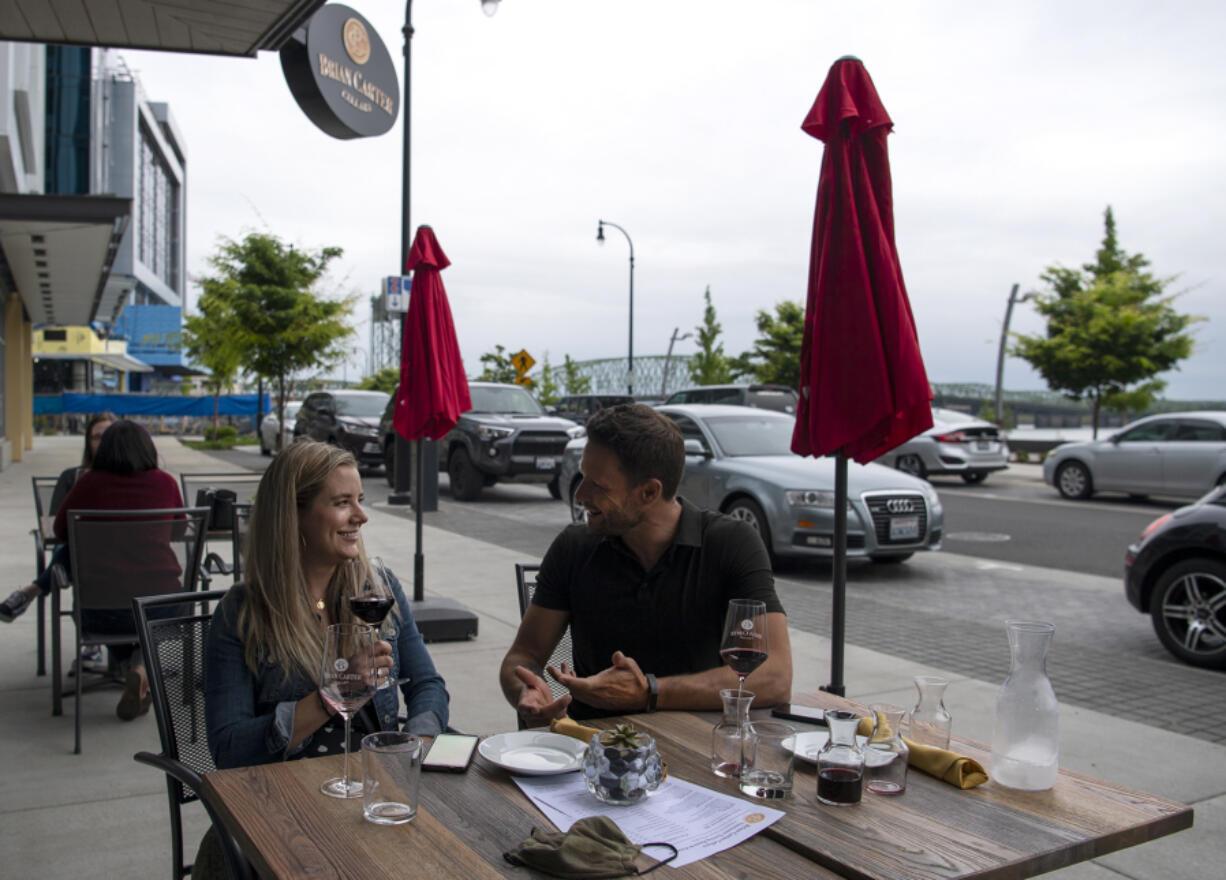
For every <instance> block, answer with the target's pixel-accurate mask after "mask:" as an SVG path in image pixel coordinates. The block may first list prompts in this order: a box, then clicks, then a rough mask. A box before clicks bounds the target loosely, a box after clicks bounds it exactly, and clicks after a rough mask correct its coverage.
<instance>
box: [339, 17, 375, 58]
mask: <svg viewBox="0 0 1226 880" xmlns="http://www.w3.org/2000/svg"><path fill="white" fill-rule="evenodd" d="M343 34H344V37H345V51H346V52H348V53H349V57H350V58H352V59H353V63H354V64H365V63H366V62H367V61H368V60H369V59H370V36H369V35H368V34H367V33H366V28H365V27H364V26H363V25H362V22H360V21H358V20H357V19H356V18H351V19H348V20H347V21H346V22H345V29H344V31H343Z"/></svg>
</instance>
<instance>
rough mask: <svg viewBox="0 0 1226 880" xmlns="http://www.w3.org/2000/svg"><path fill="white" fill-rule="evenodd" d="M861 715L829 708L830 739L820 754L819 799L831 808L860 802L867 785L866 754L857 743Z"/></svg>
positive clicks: (827, 720) (818, 774)
mask: <svg viewBox="0 0 1226 880" xmlns="http://www.w3.org/2000/svg"><path fill="white" fill-rule="evenodd" d="M859 724H860V716H859V715H857V714H856V713H855V712H848V711H845V710H843V709H838V710H832V709H827V710H826V726H827V727H829V728H830V740H829V741H828V742H827V743H826V745H825V746H823V747H822V750H821V751H820V752H818V753H817V799H818V800H819V801H821V802H822V803H823V804H829V805H830V806H832V807H846V806H849V805H851V804H858V803H860V793H861V791H862V790H863V787H864V753H863V752H861V751H860V747H859V745H857V744H856V728H857V727H858V726H859Z"/></svg>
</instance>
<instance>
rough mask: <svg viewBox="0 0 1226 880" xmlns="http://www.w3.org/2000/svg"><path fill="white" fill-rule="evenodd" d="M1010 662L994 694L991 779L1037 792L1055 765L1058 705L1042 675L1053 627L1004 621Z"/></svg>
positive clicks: (1052, 778)
mask: <svg viewBox="0 0 1226 880" xmlns="http://www.w3.org/2000/svg"><path fill="white" fill-rule="evenodd" d="M1005 631H1006V632H1007V633H1008V635H1009V651H1010V654H1011V665H1010V667H1009V677H1008V678H1006V679H1005V683H1004V684H1002V685H1001V686H1000V691H999V692H998V693H997V694H996V726H995V729H994V731H993V735H992V767H991V774H992V778H993V779H995V780H996V781H997V782H999V783H1000V784H1001V785H1006V786H1008V787H1009V788H1020V789H1024V790H1026V791H1043V790H1045V789H1049V788H1051V787H1052V786H1053V785H1055V783H1056V773H1057V771H1058V770H1059V769H1060V763H1059V759H1060V739H1059V737H1060V705H1059V704H1058V703H1057V702H1056V692H1055V691H1054V690H1052V686H1051V682H1050V681H1048V679H1047V669H1046V663H1047V650H1048V648H1049V647H1051V640H1052V635H1053V634H1054V633H1055V631H1056V627H1055V626H1054V625H1053V624H1050V623H1044V622H1042V621H1038V620H1006V621H1005Z"/></svg>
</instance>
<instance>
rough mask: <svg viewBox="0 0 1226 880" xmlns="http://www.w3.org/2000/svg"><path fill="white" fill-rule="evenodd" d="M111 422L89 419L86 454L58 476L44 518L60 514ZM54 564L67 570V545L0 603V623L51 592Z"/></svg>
mask: <svg viewBox="0 0 1226 880" xmlns="http://www.w3.org/2000/svg"><path fill="white" fill-rule="evenodd" d="M114 422H115V415H114V413H109V412H101V413H94V414H93V415H92V416H90V417H89V421H87V422H86V423H85V451H84V452H83V453H82V454H81V464H80V465H78V466H76V467H70V468H65V469H64V470H63V471H62V472H61V473H60V478H59V479H58V480H56V482H55V489H54V490H53V491H52V492H51V503H50V504H48V505H47V516H55V515H56V514H57V513H58V512H59V510H60V506H61V505H62V504H63V503H64V499H65V498H66V497H68V492H69V490H70V489H72V487H73V485H74V484H75V483H76V481H77V478H78V477H79V476H81V474H83V473H85V472H86V471H87V470H89V469H90V468H91V467H93V466H94V454H95V453H96V452H97V451H98V444H99V443H101V442H102V435H103V434H104V433H106V429H107V428H109V427H110V426H111V425H112V424H114ZM40 525H41V523H40ZM57 562H58V563H59V564H61V565H63V566H64V567H65V568H67V567H68V547H67V545H65V544H59V545H57V546H56V548H55V552H54V553H52V554H51V562H50V564H48V565H47V567H46V568H44V569H43V573H42V574H40V575H39V576H38V577H37V578H35V579H34V581H33V582H32V583H30V584H28V585H26V586H24V587H22V588H21V589H20V590H14V591H13V593H12V595H10V596H9V597H8V598H7V599H5V600H4V601H3V602H0V621H4V622H5V623H12V622H13V620H14V618H17V617H20V616H21V615H22V614H23V613H25V610H26V609H27V608H29V607H30V603H31V602H32V601H34V600H35V599H37V598H38V595H39V594H40V593H41V594H42V595H44V596H45V595H47V594H48V593H49V592H51V566H52V565H55V564H56V563H57ZM83 653H84V652H83Z"/></svg>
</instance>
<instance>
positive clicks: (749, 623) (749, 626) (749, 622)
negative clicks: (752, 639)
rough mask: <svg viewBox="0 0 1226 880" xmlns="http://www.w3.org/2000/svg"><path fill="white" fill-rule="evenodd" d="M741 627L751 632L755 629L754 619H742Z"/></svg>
mask: <svg viewBox="0 0 1226 880" xmlns="http://www.w3.org/2000/svg"><path fill="white" fill-rule="evenodd" d="M741 629H743V630H745V632H749V631H750V630H751V629H753V621H752V620H750V619H749V618H745V619H744V620H742V621H741Z"/></svg>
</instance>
